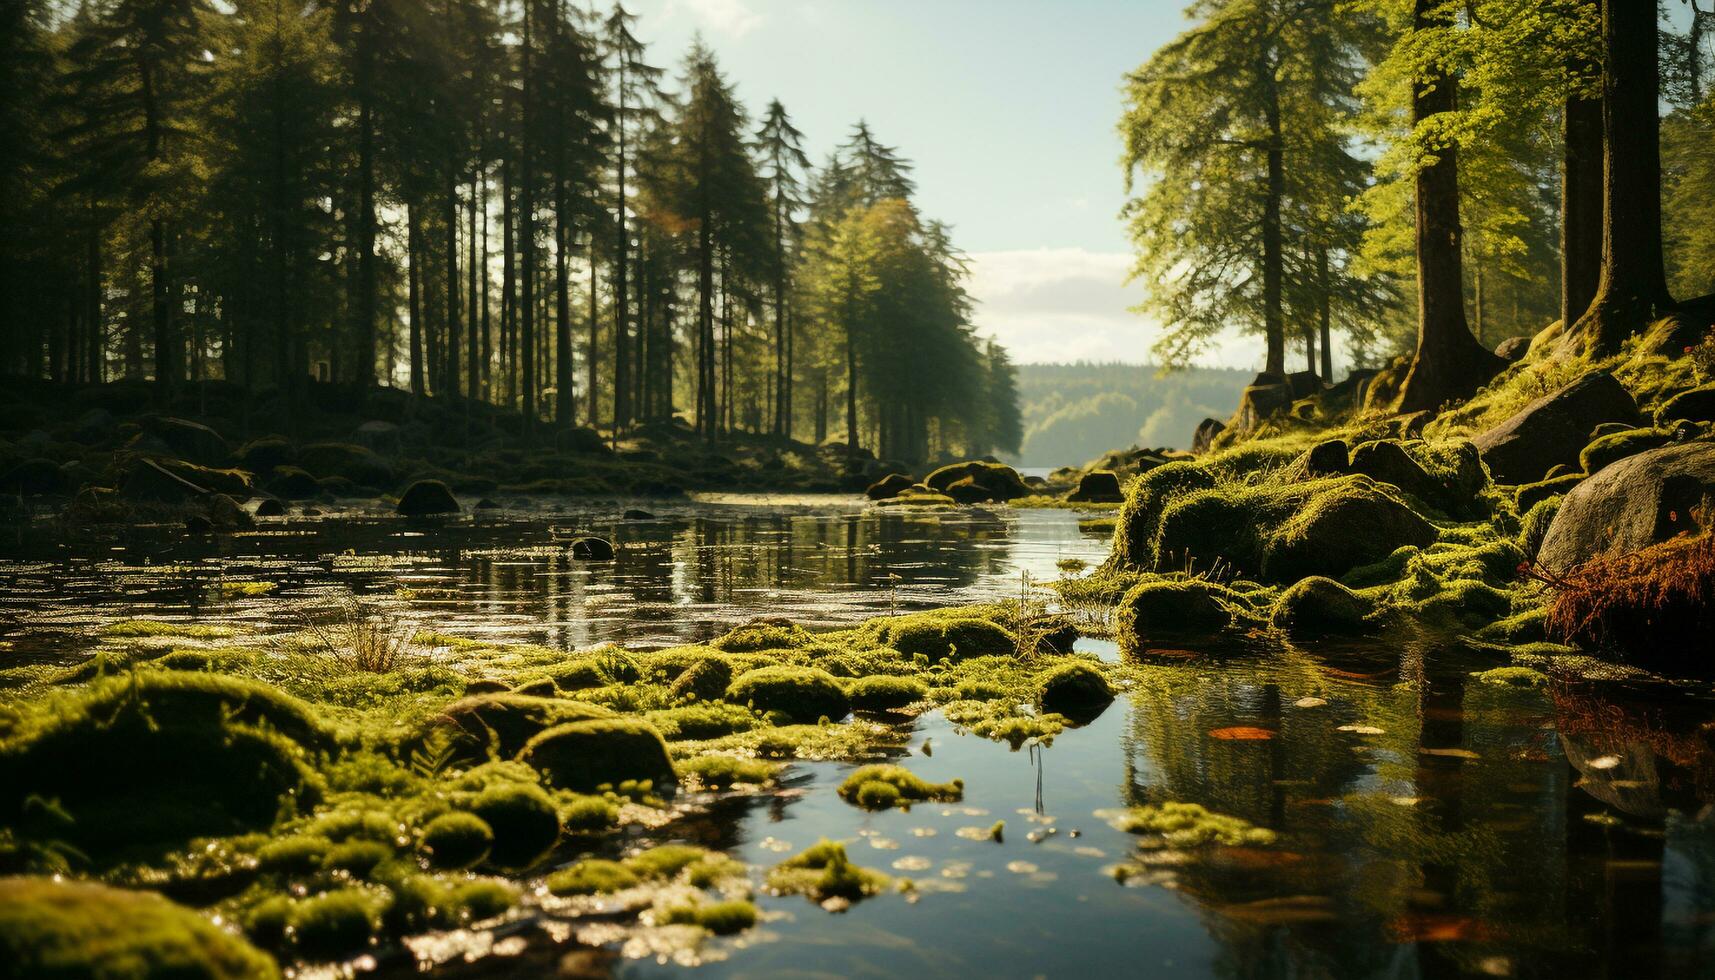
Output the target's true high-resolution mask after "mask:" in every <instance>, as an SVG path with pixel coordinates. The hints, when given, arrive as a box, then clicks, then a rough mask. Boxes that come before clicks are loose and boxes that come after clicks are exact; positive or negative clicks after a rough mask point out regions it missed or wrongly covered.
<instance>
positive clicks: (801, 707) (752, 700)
mask: <svg viewBox="0 0 1715 980" xmlns="http://www.w3.org/2000/svg"><path fill="white" fill-rule="evenodd" d="M726 699H727V700H728V701H730V702H732V703H733V704H747V705H750V706H751V707H753V708H755V709H756V710H758V711H778V712H781V713H782V714H784V715H786V716H787V717H788V718H790V719H792V721H794V722H796V723H798V724H803V725H813V724H815V723H816V722H817V721H819V720H821V719H823V718H826V719H828V720H829V721H839V720H840V719H841V718H844V717H845V716H846V715H848V714H850V713H851V704H850V702H849V701H848V700H847V699H846V692H845V689H844V688H842V687H841V686H840V682H839V681H838V680H835V679H834V676H833V675H832V674H829V673H828V672H827V671H825V670H817V669H816V668H814V667H791V666H784V665H782V666H775V667H758V668H757V669H755V670H751V671H746V672H745V673H743V674H740V675H739V676H738V677H737V678H736V679H735V680H734V681H733V682H732V686H731V687H729V688H727V692H726Z"/></svg>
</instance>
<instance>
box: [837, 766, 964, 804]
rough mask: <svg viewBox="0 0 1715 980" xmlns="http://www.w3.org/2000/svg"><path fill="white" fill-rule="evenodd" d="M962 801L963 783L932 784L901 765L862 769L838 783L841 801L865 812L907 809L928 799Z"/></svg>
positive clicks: (955, 781) (958, 781) (948, 801)
mask: <svg viewBox="0 0 1715 980" xmlns="http://www.w3.org/2000/svg"><path fill="white" fill-rule="evenodd" d="M964 798H965V783H964V781H963V780H960V779H955V780H953V781H952V782H950V783H931V782H929V781H928V780H926V779H924V778H923V777H921V776H919V775H917V774H916V773H914V772H912V771H911V770H909V769H907V768H905V767H904V766H895V765H887V764H878V765H869V766H861V767H859V768H858V769H856V770H854V771H853V772H852V774H851V775H849V776H847V777H846V778H845V781H844V782H842V783H841V784H840V799H842V800H845V801H846V802H847V803H850V804H853V805H854V806H860V807H863V808H864V809H866V810H886V809H890V808H892V807H895V806H903V807H909V806H910V805H911V804H913V803H922V802H924V801H927V800H934V801H937V802H943V803H957V802H958V801H960V800H962V799H964Z"/></svg>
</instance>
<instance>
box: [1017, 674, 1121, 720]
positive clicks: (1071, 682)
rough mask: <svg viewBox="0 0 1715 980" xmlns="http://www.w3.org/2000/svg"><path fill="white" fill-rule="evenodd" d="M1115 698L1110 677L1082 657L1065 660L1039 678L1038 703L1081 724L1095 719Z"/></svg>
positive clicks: (1046, 709) (1037, 687)
mask: <svg viewBox="0 0 1715 980" xmlns="http://www.w3.org/2000/svg"><path fill="white" fill-rule="evenodd" d="M1113 699H1114V689H1113V686H1112V685H1110V684H1109V683H1108V679H1107V678H1106V677H1103V676H1102V672H1101V671H1100V670H1098V669H1096V668H1095V667H1094V666H1093V665H1091V664H1088V663H1085V662H1084V661H1081V660H1074V661H1071V662H1069V663H1064V664H1061V665H1060V666H1058V667H1055V668H1054V669H1052V670H1050V671H1048V672H1047V673H1046V674H1044V675H1042V677H1041V678H1039V679H1038V680H1037V682H1036V703H1037V705H1039V706H1040V707H1041V708H1042V710H1043V711H1050V712H1053V713H1054V714H1057V715H1062V716H1064V717H1065V718H1067V719H1068V720H1071V721H1074V722H1076V723H1078V724H1088V723H1089V722H1091V721H1094V720H1095V718H1096V716H1098V715H1100V714H1101V713H1102V710H1103V709H1105V708H1106V707H1107V706H1108V705H1109V704H1110V703H1111V702H1112V701H1113Z"/></svg>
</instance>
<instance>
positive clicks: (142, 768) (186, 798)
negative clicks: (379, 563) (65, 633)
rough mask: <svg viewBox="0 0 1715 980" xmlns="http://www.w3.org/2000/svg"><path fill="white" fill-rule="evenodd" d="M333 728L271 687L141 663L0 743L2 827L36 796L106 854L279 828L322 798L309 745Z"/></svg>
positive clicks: (330, 740) (83, 842) (77, 841)
mask: <svg viewBox="0 0 1715 980" xmlns="http://www.w3.org/2000/svg"><path fill="white" fill-rule="evenodd" d="M336 744H337V743H336V739H335V737H334V735H333V734H332V733H331V732H330V731H329V730H328V729H327V728H326V727H324V725H323V724H322V723H321V722H320V721H319V720H318V719H316V718H314V717H313V716H312V715H311V714H310V712H309V710H308V708H307V706H305V705H303V704H302V703H301V702H298V701H296V700H295V699H293V698H290V697H288V696H286V695H284V694H281V693H280V692H279V691H277V690H275V689H273V688H270V687H268V686H266V685H263V684H258V683H255V682H251V681H244V680H240V679H237V678H233V677H225V676H220V675H214V674H192V673H181V672H177V671H141V672H138V673H136V674H134V675H132V676H129V677H124V678H113V679H109V680H103V681H99V682H97V683H96V684H95V685H93V686H92V687H91V688H90V689H89V691H88V692H86V693H84V694H83V695H82V696H81V697H79V698H77V699H75V700H70V701H67V702H65V703H63V704H60V705H56V714H55V715H54V716H52V717H50V718H45V719H39V720H36V721H35V723H34V724H29V723H26V724H24V725H22V726H19V727H18V728H15V730H14V731H13V732H11V733H10V734H9V736H8V738H7V739H6V740H5V741H4V742H3V743H0V824H7V825H12V826H19V825H21V822H23V821H25V820H26V811H27V810H28V809H29V807H30V804H29V802H28V801H29V800H30V798H32V797H39V798H41V799H50V800H55V799H57V800H58V801H59V804H60V806H61V807H62V808H63V809H64V810H65V812H66V813H68V814H69V815H70V816H71V818H72V822H71V823H70V824H68V825H65V826H63V827H58V828H53V833H54V835H55V836H56V837H57V838H58V839H63V840H66V841H68V842H70V843H72V844H74V845H76V846H78V847H80V848H82V849H84V850H86V851H89V852H91V853H92V855H97V856H101V857H105V856H107V855H118V854H120V853H122V852H127V851H129V850H131V849H136V850H138V851H141V852H148V851H152V850H153V849H156V848H159V847H166V846H172V845H176V844H182V843H183V842H185V841H187V840H189V839H190V838H192V837H198V836H216V835H221V834H231V833H238V832H241V831H244V830H250V829H255V828H259V827H266V826H269V825H271V824H272V823H273V822H274V820H275V819H276V818H277V817H278V816H279V814H280V812H281V810H282V807H283V806H291V805H300V806H301V805H307V804H312V803H314V802H315V801H316V800H318V799H319V798H320V797H321V795H322V792H323V790H322V785H321V780H320V778H319V777H318V776H317V775H316V774H315V773H314V772H313V771H312V770H311V768H310V767H309V765H308V761H307V760H308V752H307V751H306V750H307V749H320V750H324V751H325V750H332V749H334V748H335V746H336Z"/></svg>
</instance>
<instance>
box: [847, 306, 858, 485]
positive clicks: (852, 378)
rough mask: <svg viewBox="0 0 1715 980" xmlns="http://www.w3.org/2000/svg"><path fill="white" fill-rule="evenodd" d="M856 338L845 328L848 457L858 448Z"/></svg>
mask: <svg viewBox="0 0 1715 980" xmlns="http://www.w3.org/2000/svg"><path fill="white" fill-rule="evenodd" d="M857 363H858V358H857V338H856V337H853V336H852V332H851V330H850V329H849V328H848V329H847V330H846V455H847V456H848V457H849V456H851V455H853V454H855V453H856V452H857V448H858V410H857Z"/></svg>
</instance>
